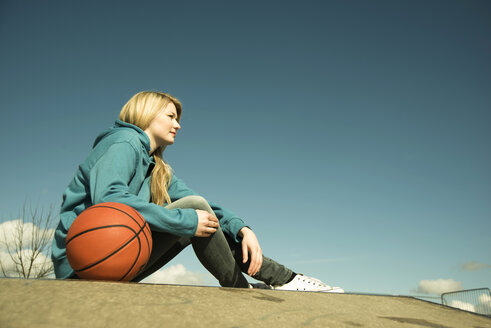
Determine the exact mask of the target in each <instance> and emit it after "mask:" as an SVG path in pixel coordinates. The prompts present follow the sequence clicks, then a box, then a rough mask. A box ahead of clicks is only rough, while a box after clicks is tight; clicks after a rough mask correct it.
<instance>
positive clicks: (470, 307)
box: [449, 300, 476, 312]
mask: <svg viewBox="0 0 491 328" xmlns="http://www.w3.org/2000/svg"><path fill="white" fill-rule="evenodd" d="M449 306H451V307H454V308H457V309H461V310H465V311H470V312H476V309H475V308H474V305H472V304H471V303H466V302H462V301H455V300H454V301H452V302H450V304H449Z"/></svg>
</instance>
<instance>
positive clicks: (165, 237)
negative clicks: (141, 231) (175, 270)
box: [132, 231, 191, 282]
mask: <svg viewBox="0 0 491 328" xmlns="http://www.w3.org/2000/svg"><path fill="white" fill-rule="evenodd" d="M152 240H153V245H152V253H151V254H150V259H149V260H148V262H147V265H146V266H145V269H143V271H142V272H141V273H140V274H138V275H137V276H136V277H135V278H134V279H133V280H132V281H133V282H139V281H141V280H143V279H145V278H146V277H148V276H149V275H151V274H152V273H154V272H155V271H158V270H159V269H161V268H162V267H163V266H164V265H166V264H167V263H168V262H169V261H170V260H172V259H173V258H174V257H176V255H177V254H179V253H180V252H181V251H182V250H183V249H184V248H186V246H188V245H189V244H191V239H190V238H188V237H179V236H176V235H172V234H170V233H167V232H158V231H152Z"/></svg>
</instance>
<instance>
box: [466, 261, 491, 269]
mask: <svg viewBox="0 0 491 328" xmlns="http://www.w3.org/2000/svg"><path fill="white" fill-rule="evenodd" d="M489 268H491V265H489V264H486V263H480V262H476V261H470V262H466V263H464V264H462V269H464V270H465V271H479V270H483V269H489Z"/></svg>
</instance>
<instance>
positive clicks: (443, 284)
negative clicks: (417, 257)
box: [418, 279, 462, 294]
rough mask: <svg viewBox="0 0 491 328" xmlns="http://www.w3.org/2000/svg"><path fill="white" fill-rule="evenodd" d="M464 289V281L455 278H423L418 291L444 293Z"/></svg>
mask: <svg viewBox="0 0 491 328" xmlns="http://www.w3.org/2000/svg"><path fill="white" fill-rule="evenodd" d="M461 289H462V283H461V282H460V281H455V280H453V279H436V280H421V281H420V282H419V284H418V292H419V293H423V294H443V293H446V292H453V291H456V290H461Z"/></svg>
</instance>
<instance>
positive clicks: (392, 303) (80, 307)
mask: <svg viewBox="0 0 491 328" xmlns="http://www.w3.org/2000/svg"><path fill="white" fill-rule="evenodd" d="M0 327H2V328H8V327H121V328H125V327H413V328H415V327H430V328H450V327H459V328H460V327H469V328H484V327H491V319H490V318H487V317H484V316H479V315H476V314H472V313H468V312H464V311H461V310H456V309H451V308H447V307H444V306H442V305H438V304H434V303H428V302H425V301H421V300H417V299H414V298H410V297H394V296H373V295H356V294H326V293H311V292H287V291H274V290H262V289H249V290H247V289H231V288H218V287H194V286H176V285H151V284H135V283H117V282H94V281H83V280H70V281H62V280H22V279H6V278H3V279H0Z"/></svg>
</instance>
